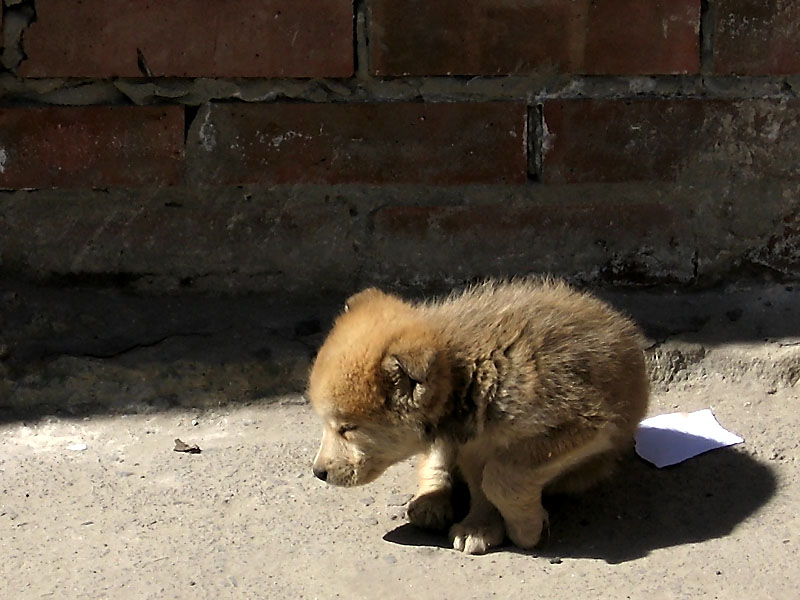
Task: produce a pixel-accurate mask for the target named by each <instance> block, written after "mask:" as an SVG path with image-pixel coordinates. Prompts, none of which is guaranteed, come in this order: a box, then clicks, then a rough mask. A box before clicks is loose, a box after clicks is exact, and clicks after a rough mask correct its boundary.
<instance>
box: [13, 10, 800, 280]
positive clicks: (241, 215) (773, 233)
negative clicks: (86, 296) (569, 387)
mask: <svg viewBox="0 0 800 600" xmlns="http://www.w3.org/2000/svg"><path fill="white" fill-rule="evenodd" d="M3 31H4V39H3V44H4V48H3V55H2V67H3V72H2V73H0V93H1V97H0V190H2V191H0V277H3V276H5V277H19V278H25V279H34V280H51V279H56V280H62V279H63V278H67V279H68V280H70V281H82V280H91V281H103V280H104V278H107V279H108V281H112V282H116V283H119V282H120V281H124V282H125V283H126V284H128V285H132V286H135V287H138V288H140V289H151V290H156V291H162V290H165V289H166V290H171V289H176V288H181V287H182V288H193V289H213V290H224V291H231V290H232V291H250V290H269V291H274V290H290V291H296V292H308V291H311V290H313V289H318V288H321V289H328V290H335V291H342V292H346V291H349V290H351V289H352V288H353V287H357V286H360V285H366V284H371V283H379V284H388V285H398V286H410V287H439V286H442V287H445V286H448V285H451V284H454V283H459V282H463V281H466V280H470V279H473V278H475V277H483V276H487V275H510V274H517V273H529V272H542V271H549V272H557V273H560V274H563V275H567V276H569V277H571V278H574V279H577V280H582V281H586V282H589V283H593V284H599V283H605V282H612V283H622V284H651V283H680V284H712V283H715V282H719V281H721V280H728V279H731V278H735V277H741V276H744V275H748V276H749V275H753V274H757V275H766V276H770V277H772V276H778V277H781V278H786V279H797V278H798V276H800V260H799V259H800V100H798V99H797V97H796V96H797V92H798V90H800V3H798V2H796V1H794V0H758V1H755V0H708V1H706V0H573V1H570V2H565V1H563V0H517V1H509V0H473V1H471V2H463V0H438V1H436V2H431V1H429V0H426V1H422V0H407V1H405V2H393V1H390V0H356V1H355V2H352V1H347V2H345V1H344V0H305V1H304V2H297V1H296V0H232V1H230V2H206V1H204V0H164V1H162V2H150V3H141V2H131V1H129V0H84V1H83V2H80V3H71V2H63V1H61V0H35V1H32V0H22V1H20V0H13V1H12V0H6V1H5V4H4V6H3Z"/></svg>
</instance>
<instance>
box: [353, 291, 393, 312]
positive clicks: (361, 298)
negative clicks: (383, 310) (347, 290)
mask: <svg viewBox="0 0 800 600" xmlns="http://www.w3.org/2000/svg"><path fill="white" fill-rule="evenodd" d="M385 296H386V294H384V293H383V292H382V291H380V290H379V289H378V288H367V289H365V290H361V291H360V292H358V293H357V294H353V295H352V296H350V297H349V298H348V299H347V300H346V301H345V303H344V312H350V311H351V310H353V309H354V308H355V307H356V306H358V305H359V304H362V303H364V302H369V301H371V300H372V301H374V300H377V299H378V298H383V297H385Z"/></svg>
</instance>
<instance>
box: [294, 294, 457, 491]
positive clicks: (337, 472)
mask: <svg viewBox="0 0 800 600" xmlns="http://www.w3.org/2000/svg"><path fill="white" fill-rule="evenodd" d="M449 393H450V374H449V368H448V364H447V358H446V355H445V352H444V346H443V344H442V343H441V341H440V340H439V339H438V337H437V336H436V334H435V331H434V330H433V329H432V328H431V327H430V326H429V325H428V324H426V323H425V321H424V320H422V319H421V318H420V317H419V315H418V313H417V312H416V310H415V309H414V307H413V306H411V305H409V304H407V303H405V302H404V301H402V300H401V299H399V298H397V297H395V296H391V295H388V294H384V293H383V292H380V291H378V290H375V289H369V290H365V291H363V292H361V293H359V294H357V295H355V296H353V297H352V298H350V299H349V300H348V301H347V304H346V305H345V312H344V313H342V314H341V315H340V316H339V318H338V319H337V320H336V322H335V323H334V326H333V329H332V331H331V333H330V334H329V335H328V338H327V339H326V340H325V343H324V344H323V345H322V348H320V351H319V353H318V354H317V358H316V360H315V362H314V366H313V368H312V369H311V376H310V378H309V387H308V396H309V398H310V400H311V404H312V406H313V408H314V410H315V412H316V413H317V414H318V415H319V416H320V417H321V418H322V421H323V432H322V444H321V446H320V449H319V452H318V453H317V457H316V458H315V459H314V474H315V475H316V476H317V477H319V478H320V479H323V480H324V481H327V482H328V483H331V484H334V485H343V486H353V485H361V484H364V483H369V482H370V481H373V480H374V479H376V478H377V477H378V475H380V474H381V473H383V471H384V470H386V468H387V467H389V466H390V465H392V464H394V463H396V462H399V461H401V460H404V459H406V458H408V457H410V456H412V455H414V454H417V453H419V452H421V451H423V450H424V449H425V445H426V436H427V435H428V434H429V433H430V431H431V428H432V427H433V424H435V422H436V420H437V418H438V416H439V415H440V413H441V411H442V409H443V407H444V404H445V402H446V399H447V396H448V395H449Z"/></svg>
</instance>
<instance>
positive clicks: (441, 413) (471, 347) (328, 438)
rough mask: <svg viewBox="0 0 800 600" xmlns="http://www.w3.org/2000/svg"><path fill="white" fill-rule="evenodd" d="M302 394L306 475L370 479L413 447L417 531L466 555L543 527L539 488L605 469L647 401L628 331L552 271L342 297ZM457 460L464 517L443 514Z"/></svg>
mask: <svg viewBox="0 0 800 600" xmlns="http://www.w3.org/2000/svg"><path fill="white" fill-rule="evenodd" d="M308 395H309V397H310V400H311V403H312V405H313V407H314V410H315V411H316V412H317V413H318V414H319V416H320V417H321V418H322V420H323V422H324V430H323V436H322V444H321V447H320V449H319V452H318V453H317V457H316V459H315V460H314V474H315V475H316V476H317V477H319V478H320V479H322V480H324V481H327V482H328V483H331V484H333V485H342V486H354V485H361V484H364V483H369V482H370V481H373V480H374V479H375V478H377V477H378V475H380V474H381V473H382V472H383V471H384V470H385V469H386V468H387V467H389V466H390V465H392V464H394V463H396V462H399V461H401V460H404V459H406V458H409V457H411V456H413V455H415V454H423V455H424V457H423V459H422V461H421V464H420V467H419V489H418V491H417V494H416V496H415V497H414V499H413V500H412V501H411V503H410V505H409V508H408V517H409V520H410V521H411V522H412V523H413V524H415V525H418V526H420V527H425V528H431V529H444V528H446V527H448V526H451V525H452V526H451V527H450V538H451V540H452V542H453V546H454V548H456V549H457V550H462V551H464V552H468V553H470V554H480V553H483V552H486V550H487V549H489V548H491V547H493V546H496V545H498V544H501V543H502V542H503V540H504V538H505V536H506V535H508V537H509V538H510V539H511V541H512V542H514V543H515V544H516V545H517V546H520V547H522V548H530V547H532V546H534V545H535V544H536V543H537V542H538V541H539V538H540V536H541V532H542V527H543V525H544V524H545V523H546V522H547V513H546V512H545V510H544V508H542V504H541V496H542V492H543V491H544V490H545V489H547V490H559V491H581V490H583V489H585V488H587V487H588V486H590V485H591V484H593V483H595V482H596V481H598V480H599V479H601V478H603V477H604V476H606V475H608V474H609V473H610V471H611V469H612V467H613V465H614V462H615V459H616V458H617V456H618V454H619V453H620V451H621V450H622V449H624V448H627V447H628V446H629V445H630V444H631V442H632V439H633V433H634V430H635V429H636V426H637V424H638V422H639V420H640V419H641V418H642V417H643V415H644V413H645V410H646V408H647V399H648V379H647V374H646V371H645V363H644V357H643V354H642V349H641V340H640V335H639V332H638V330H637V328H636V326H635V325H634V324H633V323H632V322H631V321H630V320H628V319H627V318H625V317H623V316H622V315H620V314H619V313H617V312H615V311H614V310H612V309H611V308H610V307H609V306H607V305H606V304H604V303H603V302H601V301H600V300H598V299H596V298H594V297H592V296H590V295H588V294H584V293H580V292H577V291H575V290H573V289H572V288H570V287H569V286H567V285H566V284H564V283H562V282H560V281H553V280H543V281H538V280H536V281H534V280H523V281H514V282H510V283H499V282H487V283H485V284H483V285H479V286H475V287H472V288H470V289H468V290H466V291H465V292H463V293H460V294H454V295H451V296H450V297H448V298H445V299H442V300H438V301H432V302H426V303H418V304H417V303H411V302H407V301H404V300H402V299H401V298H398V297H397V296H393V295H389V294H385V293H383V292H381V291H379V290H376V289H368V290H365V291H363V292H361V293H359V294H356V295H355V296H353V297H352V298H350V299H349V300H348V302H347V304H346V306H345V311H344V312H343V313H342V314H341V315H340V316H339V317H338V318H337V319H336V322H335V324H334V326H333V330H332V331H331V333H330V334H329V336H328V338H327V339H326V341H325V343H324V344H323V346H322V348H321V349H320V351H319V354H318V355H317V358H316V361H315V363H314V366H313V368H312V370H311V376H310V380H309V388H308ZM456 469H458V471H459V472H460V473H461V475H462V476H463V477H464V479H465V480H466V482H467V484H468V486H469V492H470V510H469V514H468V515H467V516H466V518H464V520H462V521H461V522H459V523H455V524H452V520H453V510H452V506H451V504H450V496H451V494H450V490H451V486H452V481H453V480H452V478H453V473H454V471H455V470H456Z"/></svg>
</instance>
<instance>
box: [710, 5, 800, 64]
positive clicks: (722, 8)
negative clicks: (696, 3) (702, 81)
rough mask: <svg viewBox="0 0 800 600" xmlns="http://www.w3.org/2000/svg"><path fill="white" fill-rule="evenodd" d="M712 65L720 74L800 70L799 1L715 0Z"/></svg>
mask: <svg viewBox="0 0 800 600" xmlns="http://www.w3.org/2000/svg"><path fill="white" fill-rule="evenodd" d="M713 65H714V72H715V73H718V74H722V75H731V74H735V75H792V74H797V73H800V2H798V1H797V0H757V1H754V0H717V2H716V22H715V27H714V62H713Z"/></svg>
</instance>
